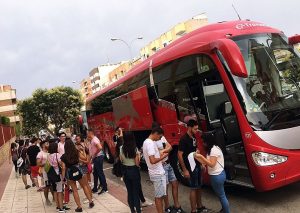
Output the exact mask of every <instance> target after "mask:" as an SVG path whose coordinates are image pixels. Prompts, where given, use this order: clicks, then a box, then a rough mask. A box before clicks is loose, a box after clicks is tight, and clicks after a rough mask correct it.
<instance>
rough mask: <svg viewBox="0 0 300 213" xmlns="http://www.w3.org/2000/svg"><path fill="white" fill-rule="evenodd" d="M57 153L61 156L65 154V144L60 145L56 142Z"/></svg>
mask: <svg viewBox="0 0 300 213" xmlns="http://www.w3.org/2000/svg"><path fill="white" fill-rule="evenodd" d="M57 151H58V153H59V154H61V155H63V154H65V144H64V143H61V142H58V144H57Z"/></svg>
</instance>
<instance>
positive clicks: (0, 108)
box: [0, 104, 17, 112]
mask: <svg viewBox="0 0 300 213" xmlns="http://www.w3.org/2000/svg"><path fill="white" fill-rule="evenodd" d="M16 110H17V105H16V104H14V105H7V106H0V112H10V111H16Z"/></svg>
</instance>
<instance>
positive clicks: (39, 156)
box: [36, 151, 48, 165]
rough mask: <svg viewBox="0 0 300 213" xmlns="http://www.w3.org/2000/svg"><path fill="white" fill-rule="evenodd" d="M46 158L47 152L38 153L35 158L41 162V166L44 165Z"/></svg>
mask: <svg viewBox="0 0 300 213" xmlns="http://www.w3.org/2000/svg"><path fill="white" fill-rule="evenodd" d="M47 157H48V152H44V151H40V152H39V153H38V155H37V156H36V159H39V160H41V161H42V165H45V163H46V161H47Z"/></svg>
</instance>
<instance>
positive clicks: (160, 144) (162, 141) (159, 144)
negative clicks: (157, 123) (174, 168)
mask: <svg viewBox="0 0 300 213" xmlns="http://www.w3.org/2000/svg"><path fill="white" fill-rule="evenodd" d="M155 143H156V146H157V148H158V149H159V150H162V149H164V144H167V139H166V138H165V136H162V137H161V139H160V140H159V141H156V142H155ZM167 160H168V157H166V158H165V159H163V160H162V162H166V161H167Z"/></svg>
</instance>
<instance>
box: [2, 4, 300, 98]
mask: <svg viewBox="0 0 300 213" xmlns="http://www.w3.org/2000/svg"><path fill="white" fill-rule="evenodd" d="M220 2H222V5H221V3H220ZM231 3H232V1H228V0H226V1H220V0H202V1H199V0H189V1H182V0H173V1H172V0H164V1H159V0H152V1H146V0H122V1H121V0H110V1H104V0H88V1H80V0H64V1H61V0H43V1H41V0H27V1H18V0H0V5H1V7H0V75H1V82H0V83H2V84H11V85H13V87H15V88H16V89H17V95H18V97H19V98H24V97H28V96H30V95H31V93H32V91H33V90H34V89H36V88H38V87H47V88H50V87H54V86H58V85H68V86H71V85H72V81H74V80H76V81H78V82H79V81H80V80H81V79H82V78H84V77H85V76H88V72H89V71H90V70H91V69H92V68H93V67H96V66H98V65H100V64H102V63H106V62H107V61H108V60H109V61H110V62H118V61H120V60H125V59H128V58H129V51H128V49H127V47H126V46H125V45H124V44H122V43H121V42H111V41H110V38H112V37H120V38H122V39H124V40H126V41H131V40H132V39H134V38H136V37H138V36H143V37H144V39H143V40H141V41H140V40H138V41H135V42H134V43H133V53H134V55H137V54H138V51H139V49H140V48H141V47H142V46H144V45H145V44H147V43H149V42H150V41H151V40H153V39H155V38H156V37H158V36H159V35H160V34H161V33H163V32H165V31H167V30H168V29H170V28H171V27H172V26H173V25H175V24H176V23H179V22H181V21H183V20H186V19H189V18H191V17H192V16H194V15H197V14H199V13H202V12H207V15H208V18H209V21H210V22H216V21H223V20H232V19H236V14H235V13H234V11H233V9H232V7H231ZM234 3H235V6H236V8H237V9H238V11H239V13H240V15H241V16H242V18H250V19H253V20H258V21H261V22H264V23H266V24H268V25H270V26H274V27H277V28H279V29H281V30H283V31H284V32H286V33H287V34H288V35H291V34H295V33H299V32H298V31H297V30H298V29H297V28H296V26H298V23H296V22H297V21H298V20H300V15H299V13H298V11H297V8H299V6H300V3H298V2H297V1H296V0H290V1H288V3H287V4H285V5H284V6H283V5H282V1H279V0H278V1H276V0H273V1H271V0H267V1H258V0H253V1H251V2H247V3H246V2H245V1H242V0H239V1H237V0H236V1H234ZM73 86H74V85H73Z"/></svg>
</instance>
